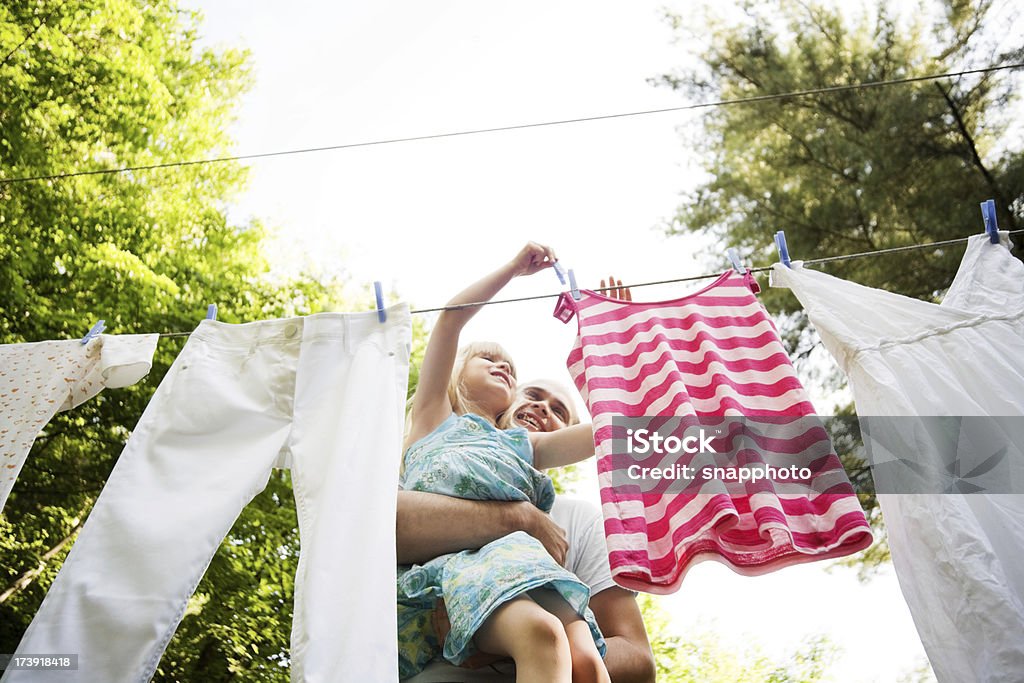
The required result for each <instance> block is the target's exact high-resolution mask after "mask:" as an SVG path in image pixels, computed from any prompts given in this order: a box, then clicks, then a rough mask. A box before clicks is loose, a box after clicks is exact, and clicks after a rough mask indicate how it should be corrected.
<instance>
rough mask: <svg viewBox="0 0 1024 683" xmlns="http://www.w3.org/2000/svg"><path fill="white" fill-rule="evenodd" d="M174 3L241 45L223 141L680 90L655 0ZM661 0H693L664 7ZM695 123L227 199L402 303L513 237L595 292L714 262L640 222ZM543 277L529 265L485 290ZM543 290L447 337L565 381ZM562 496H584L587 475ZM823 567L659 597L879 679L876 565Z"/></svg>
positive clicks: (646, 98)
mask: <svg viewBox="0 0 1024 683" xmlns="http://www.w3.org/2000/svg"><path fill="white" fill-rule="evenodd" d="M186 4H187V6H190V7H200V8H201V9H202V10H203V12H204V14H205V15H206V21H205V23H204V25H203V29H202V33H203V36H204V40H205V42H207V43H210V44H214V45H219V46H244V47H248V48H249V49H251V50H252V52H253V64H254V66H255V77H256V84H255V87H254V89H253V90H252V92H251V93H250V94H249V95H248V96H247V97H246V98H245V100H244V105H243V107H242V109H241V111H240V118H239V121H238V123H237V125H236V126H235V128H234V129H233V133H234V135H235V137H236V139H237V140H238V146H237V151H238V153H254V152H264V151H274V150H283V149H291V148H304V147H316V146H323V145H332V144H342V143H352V142H362V141H369V140H380V139H387V138H396V137H407V136H416V135H423V134H430V133H441V132H451V131H459V130H466V129H475V128H488V127H494V126H502V125H509V124H519V123H531V122H540V121H551V120H558V119H565V118H576V117H582V116H593V115H600V114H611V113H618V112H625V111H638V110H645V109H657V108H662V107H673V106H680V105H683V104H687V102H684V101H683V100H682V99H681V98H680V96H679V95H677V94H675V93H673V92H671V91H668V90H666V89H661V88H658V89H655V88H653V87H652V86H650V85H648V84H647V83H646V81H645V79H647V78H649V77H653V76H657V75H659V74H662V73H665V72H667V71H669V70H671V69H673V68H675V67H678V66H679V65H680V64H681V62H682V60H683V59H684V58H685V49H684V46H678V45H676V46H673V45H672V34H671V32H670V30H669V28H668V26H667V24H665V23H664V22H663V21H661V20H660V17H661V14H662V12H661V11H660V9H659V8H660V7H662V6H664V5H665V3H662V2H652V1H650V0H629V1H625V0H621V1H619V2H611V1H608V0H592V1H591V2H588V3H579V2H576V3H574V2H568V1H566V0H544V1H543V2H538V1H536V0H526V1H520V2H517V3H493V2H480V1H479V0H473V1H470V0H434V1H432V2H428V3H424V2H412V1H409V0H378V1H377V2H373V3H354V2H346V3H337V2H311V1H309V0H305V1H300V2H292V3H280V2H267V1H265V0H260V1H258V2H257V1H253V0H245V1H241V0H207V1H205V2H204V1H201V0H189V1H188V2H187V3H186ZM674 8H675V9H677V10H679V11H681V12H682V13H683V14H686V15H690V14H692V10H693V7H692V6H691V5H688V4H686V3H684V2H681V1H680V0H677V4H676V5H675V6H674ZM698 116H699V115H698V114H694V113H673V114H657V115H651V116H643V117H633V118H623V119H615V120H611V121H602V122H592V123H581V124H573V125H565V126H557V127H549V128H538V129H530V130H523V131H513V132H504V133H494V134H486V135H474V136H467V137H459V138H449V139H442V140H434V141H424V142H412V143H401V144H395V145H384V146H374V147H365V148H360V149H350V150H343V151H336V152H325V153H317V154H305V155H299V156H294V157H284V158H277V159H269V160H260V161H256V162H253V163H252V165H251V166H252V172H251V180H252V182H251V186H250V190H249V192H248V193H247V194H246V195H245V196H244V197H243V198H242V199H241V200H240V201H239V202H238V203H237V204H236V205H234V206H233V207H232V213H233V215H234V216H235V217H236V218H237V219H238V220H240V221H242V220H246V219H247V217H249V216H255V217H258V218H260V219H262V220H263V221H265V222H266V224H267V225H269V226H273V227H276V228H277V229H278V230H279V237H278V239H277V241H276V243H275V246H274V249H273V257H274V259H275V264H276V266H277V267H278V268H280V269H282V270H286V271H290V270H294V269H295V268H296V267H298V266H302V265H305V266H307V267H312V268H314V269H319V270H323V271H325V272H330V273H338V274H346V275H348V276H349V277H350V278H351V280H352V283H353V285H354V287H355V289H354V290H353V291H358V292H359V293H360V294H363V293H365V295H366V296H367V297H369V295H370V291H371V289H370V287H371V282H372V281H373V280H382V281H383V282H384V284H385V288H391V289H392V290H393V292H394V294H395V297H396V298H398V299H402V300H407V301H409V302H410V303H411V304H412V306H413V307H414V308H416V307H433V306H438V305H441V304H443V303H444V302H445V301H446V300H447V299H448V298H450V297H451V296H452V295H453V294H454V293H456V292H457V291H458V290H460V289H461V288H462V287H464V286H465V285H466V284H468V283H469V282H471V281H472V280H474V279H476V278H477V277H478V276H480V275H482V274H484V273H486V272H488V271H490V270H492V269H493V268H494V267H496V266H498V265H499V264H501V263H502V262H503V261H505V260H507V259H509V258H511V257H512V256H513V255H514V254H515V253H516V252H517V251H518V249H519V247H521V246H522V244H523V243H524V242H525V241H526V240H535V241H539V242H542V243H546V244H549V245H551V246H553V247H554V248H555V250H556V251H557V252H558V254H559V256H560V258H561V259H562V262H563V263H564V264H565V265H566V266H567V267H572V268H574V269H575V270H576V273H577V275H578V278H579V281H580V284H581V286H597V281H598V280H599V279H600V278H601V277H602V276H604V275H607V274H608V273H609V272H611V273H614V274H615V275H616V276H618V277H620V278H621V279H622V280H624V281H626V282H639V281H651V280H662V279H672V278H679V277H685V276H689V275H697V274H702V273H706V272H711V271H716V270H721V269H724V268H725V267H726V265H727V261H726V259H725V255H724V253H723V255H722V259H721V261H720V262H718V263H714V264H708V263H698V262H697V261H696V260H695V259H694V258H693V256H692V254H693V253H694V252H695V251H697V250H698V249H699V248H700V247H701V245H700V244H698V243H697V242H696V241H695V240H694V239H693V238H691V237H687V238H684V237H675V238H671V239H666V238H664V237H663V236H662V233H661V232H660V231H658V230H657V229H656V228H657V227H658V226H660V225H663V224H665V223H666V222H667V221H668V220H669V219H670V217H671V216H672V214H673V212H674V210H675V208H676V206H677V204H678V203H679V202H680V192H682V191H684V190H686V189H689V188H693V187H695V186H696V185H697V184H698V182H699V175H698V174H697V173H696V171H695V168H696V165H695V164H696V159H695V158H693V155H692V153H691V152H690V151H688V150H687V149H685V148H684V146H683V144H682V142H681V141H680V135H679V132H678V131H677V127H679V128H682V127H692V126H696V125H697V123H698V121H699V118H698ZM979 226H980V224H979ZM783 227H785V226H783ZM979 230H980V227H979ZM765 240H766V242H767V243H770V242H771V235H765ZM798 257H799V255H794V258H798ZM762 285H763V286H767V283H766V282H763V283H762ZM558 288H559V287H558V282H557V279H556V278H555V275H554V274H553V273H552V272H550V271H549V272H545V273H541V274H539V275H536V276H534V277H532V278H527V279H524V280H522V281H517V282H514V283H512V285H510V286H509V287H508V288H506V290H504V291H503V292H502V294H501V295H500V296H501V298H506V297H512V296H521V295H534V294H545V293H553V292H555V291H557V290H558ZM693 288H694V287H693V285H686V284H684V285H667V286H660V287H651V288H645V289H644V290H639V291H635V292H634V296H635V298H638V299H649V300H655V299H659V298H667V297H671V296H678V295H681V294H684V293H686V292H687V291H690V290H691V289H693ZM553 305H554V302H553V300H546V301H542V302H539V303H523V304H506V305H501V306H491V307H488V308H486V309H484V310H483V311H482V312H481V313H480V314H479V315H478V316H477V318H476V319H475V320H474V321H473V322H472V323H471V324H470V326H469V328H468V329H467V330H466V333H465V336H464V339H466V340H469V339H474V338H475V339H494V340H497V341H500V342H501V343H503V344H504V345H505V346H506V347H507V348H508V349H509V351H510V352H511V353H512V355H513V357H514V358H515V359H516V361H517V363H518V365H519V367H520V369H521V370H520V376H521V377H522V378H523V379H527V378H529V377H538V376H543V377H553V378H559V379H561V380H563V381H565V382H566V383H568V381H569V380H568V374H567V372H566V370H565V364H564V363H565V356H566V354H567V353H568V351H569V348H570V345H571V343H572V338H573V336H574V333H575V326H574V324H570V325H562V324H561V323H559V322H557V321H556V320H554V319H553V318H552V317H551V310H552V308H553ZM585 467H586V466H585ZM591 486H592V485H591ZM580 495H581V496H582V497H589V498H590V499H591V500H593V501H595V502H596V501H597V494H596V490H593V489H592V488H587V489H586V490H582V491H581V492H580ZM825 566H826V565H825V563H816V564H812V565H805V566H800V567H792V568H787V569H784V570H782V571H780V572H777V573H776V574H773V575H769V576H764V577H757V578H745V577H740V576H738V575H736V574H734V573H732V572H731V571H729V570H728V569H726V568H724V567H722V566H720V565H718V564H716V563H704V564H702V565H698V566H697V567H695V568H694V569H693V570H692V571H691V573H690V574H689V575H688V577H687V579H686V580H685V582H684V585H683V587H682V589H681V590H680V591H679V593H677V594H676V595H674V596H671V597H668V598H664V599H662V600H661V604H662V605H663V606H664V607H665V608H666V609H667V610H668V611H669V612H670V613H671V615H672V617H673V624H674V625H675V626H676V627H677V628H678V629H679V630H680V631H681V632H682V633H686V632H693V631H694V629H697V628H704V627H708V628H713V629H714V630H715V631H717V632H718V633H720V634H721V638H722V643H723V645H724V646H725V647H727V648H729V647H734V648H736V649H739V650H742V649H745V648H746V646H747V645H749V644H750V643H752V642H756V643H759V644H761V646H762V647H763V648H764V649H765V650H766V652H768V653H769V654H774V655H776V656H778V657H779V658H781V657H783V656H784V655H785V654H787V653H789V652H791V651H792V650H794V649H795V648H796V647H798V646H799V645H800V644H801V643H802V642H803V641H805V640H806V639H807V638H808V637H810V636H812V635H814V634H817V633H827V634H829V635H830V636H831V638H832V639H833V640H834V641H835V642H836V643H838V644H839V645H840V646H842V647H843V649H844V654H843V656H842V658H841V660H840V661H839V662H838V663H837V664H836V666H835V667H834V668H833V675H834V677H835V680H837V681H842V682H843V683H857V682H861V681H863V682H868V681H878V682H885V683H890V682H892V681H895V680H897V679H898V678H899V677H900V676H901V675H903V674H904V673H906V672H908V671H910V670H912V669H914V668H916V667H917V666H918V665H919V664H920V662H921V661H922V660H923V658H924V654H923V650H922V648H921V645H920V641H919V640H918V638H917V635H916V632H915V630H914V627H913V624H912V622H911V620H910V616H909V613H908V611H907V608H906V606H905V603H904V602H903V599H902V597H901V596H900V593H899V589H898V586H897V584H896V580H895V577H894V575H893V573H892V571H891V570H889V571H887V572H885V574H884V575H883V576H882V577H881V578H878V579H876V580H874V581H873V582H872V583H871V584H869V585H867V586H861V585H859V584H858V583H857V582H856V580H855V578H854V576H853V572H852V571H850V570H843V569H837V570H836V571H835V572H834V573H831V574H830V573H826V572H825V571H824V568H825ZM744 634H746V635H744Z"/></svg>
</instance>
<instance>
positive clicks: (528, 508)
mask: <svg viewBox="0 0 1024 683" xmlns="http://www.w3.org/2000/svg"><path fill="white" fill-rule="evenodd" d="M513 510H514V511H515V514H517V515H519V516H520V519H519V521H517V522H516V523H515V526H516V527H517V528H519V529H522V530H523V531H525V532H526V533H528V534H530V535H531V536H533V537H534V538H536V539H537V540H538V541H540V543H541V545H543V546H544V549H545V550H547V551H548V554H549V555H551V557H553V558H555V562H557V563H558V564H559V565H560V566H562V567H564V566H565V555H566V553H567V552H569V540H568V538H567V537H566V535H565V529H563V528H562V527H560V526H558V525H557V524H555V522H554V521H553V520H552V519H551V515H549V514H547V513H546V512H541V511H540V510H539V509H538V508H537V507H536V506H535V505H534V504H533V503H530V502H527V501H520V502H517V503H514V504H513Z"/></svg>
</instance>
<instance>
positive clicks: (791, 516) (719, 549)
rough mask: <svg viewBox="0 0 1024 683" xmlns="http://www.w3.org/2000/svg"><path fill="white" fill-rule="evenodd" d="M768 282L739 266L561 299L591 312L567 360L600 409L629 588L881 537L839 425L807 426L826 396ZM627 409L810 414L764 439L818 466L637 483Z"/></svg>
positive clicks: (623, 577)
mask: <svg viewBox="0 0 1024 683" xmlns="http://www.w3.org/2000/svg"><path fill="white" fill-rule="evenodd" d="M758 291H760V289H759V288H758V286H757V282H756V281H755V280H754V278H753V276H751V275H750V274H749V273H748V274H746V275H740V274H738V273H736V272H735V271H729V272H726V273H723V274H722V276H721V277H719V278H718V279H717V280H715V281H714V282H713V283H711V284H710V285H708V286H707V287H705V288H704V289H702V290H700V291H698V292H695V293H693V294H690V295H688V296H685V297H681V298H679V299H674V300H672V301H659V302H652V303H639V302H625V301H621V300H618V299H612V298H609V297H606V296H602V295H601V294H597V293H595V292H592V291H589V290H580V293H581V296H582V298H581V300H580V301H575V300H573V298H572V297H571V296H570V295H569V294H568V293H565V294H563V295H562V297H561V298H560V299H559V302H558V305H557V306H556V308H555V317H557V318H559V319H560V320H562V321H563V322H568V321H569V320H571V319H572V317H573V316H574V315H575V316H576V318H577V321H578V324H579V334H578V335H577V337H576V342H575V344H574V345H573V349H572V352H571V353H570V354H569V358H568V362H567V364H568V367H569V372H570V374H571V375H572V377H573V380H574V381H575V383H576V386H577V388H578V389H579V390H580V393H581V394H582V396H583V398H584V400H585V401H586V403H587V406H588V407H589V409H590V413H591V416H592V418H593V425H594V441H595V446H596V453H597V466H598V481H599V484H600V487H601V502H602V508H603V512H604V518H605V536H606V538H607V542H608V553H609V560H610V564H611V569H612V574H613V576H614V578H615V580H616V582H618V583H619V585H621V586H624V587H626V588H630V589H633V590H641V591H646V592H650V593H671V592H674V591H676V590H678V588H679V585H680V583H681V582H682V579H683V576H684V575H685V573H686V571H687V569H688V568H689V567H690V566H691V565H693V564H695V563H697V562H700V561H703V560H712V559H713V560H717V561H720V562H723V563H725V564H726V565H728V566H730V567H731V568H732V569H733V570H735V571H736V572H738V573H740V574H745V575H756V574H764V573H767V572H770V571H774V570H776V569H778V568H780V567H783V566H786V565H790V564H796V563H801V562H810V561H814V560H821V559H825V558H833V557H840V556H844V555H849V554H852V553H854V552H857V551H859V550H862V549H864V548H866V547H868V546H869V545H870V544H871V541H872V537H871V531H870V527H869V526H868V523H867V520H866V519H865V516H864V513H863V511H862V510H861V507H860V504H859V503H858V501H857V497H856V495H855V494H854V492H853V487H852V486H851V485H850V482H849V479H848V478H847V476H846V472H845V471H844V470H843V467H842V464H841V463H840V462H839V459H838V457H836V455H835V453H834V451H833V449H832V445H831V442H830V441H829V438H828V434H827V433H826V432H825V430H824V429H823V428H820V426H819V427H818V428H817V429H806V428H805V427H806V425H807V423H808V421H810V422H813V423H814V424H820V423H818V422H817V421H816V420H815V419H814V418H801V416H813V415H814V407H813V406H812V405H811V403H810V401H809V400H808V397H807V394H806V392H805V390H804V388H803V386H802V385H801V384H800V381H799V380H798V379H797V377H796V373H795V371H794V369H793V365H792V364H791V363H790V361H789V358H788V357H787V356H786V353H785V349H784V348H783V345H782V342H781V341H780V340H779V336H778V332H777V331H776V329H775V325H774V324H773V323H772V321H771V319H770V318H769V317H768V314H767V313H766V312H765V310H764V308H763V307H762V306H761V304H760V302H759V301H758V300H757V298H756V297H755V296H754V294H755V293H756V292H758ZM616 416H624V417H642V416H679V417H685V418H686V419H691V418H692V419H694V420H699V421H700V422H701V423H702V424H710V423H713V422H714V421H715V418H716V417H717V418H719V419H722V418H721V417H720V416H745V417H746V418H748V419H753V420H758V419H760V420H762V422H763V421H773V420H774V421H782V422H785V421H786V420H789V421H790V422H792V421H794V420H797V418H801V420H802V424H803V425H804V428H801V430H798V432H799V433H794V434H793V435H792V437H791V438H787V439H774V440H772V442H771V445H770V446H764V442H763V441H762V442H757V443H758V444H761V445H762V446H764V447H765V449H766V450H771V451H773V452H774V453H775V455H776V456H779V454H781V455H782V456H783V457H785V456H787V455H789V456H793V457H795V458H796V459H798V460H799V459H801V458H802V460H801V462H805V463H812V462H813V467H812V468H810V470H809V471H813V476H812V477H811V478H810V481H808V482H805V483H806V484H807V485H805V486H801V487H795V488H794V487H793V485H792V484H791V483H790V482H787V481H781V480H779V479H770V478H769V479H761V480H760V481H757V482H750V481H747V482H743V483H736V482H729V483H726V482H723V481H722V480H720V479H711V480H709V481H703V480H701V479H700V478H698V477H693V478H692V481H691V482H690V485H688V486H686V487H685V490H677V491H675V492H664V491H662V492H652V491H651V490H650V489H641V488H638V487H636V486H631V485H628V480H626V481H627V483H626V484H624V483H623V482H624V477H623V471H622V467H623V463H625V462H634V461H633V460H629V458H633V457H635V456H632V455H630V456H628V458H627V459H626V460H623V457H622V452H621V451H622V449H623V445H622V444H623V443H624V442H623V441H622V440H621V435H622V432H621V431H620V432H618V433H617V434H618V436H619V437H620V438H619V439H615V440H614V443H615V447H613V438H612V433H613V423H612V421H613V417H616ZM620 430H621V427H620ZM729 436H730V437H731V436H732V433H731V432H730V435H729ZM724 438H725V437H724V436H723V439H724ZM718 443H719V444H721V443H722V440H719V441H718ZM729 443H730V444H732V443H733V442H732V441H730V442H729ZM736 443H739V442H736ZM744 443H746V444H747V446H746V447H745V450H737V451H735V452H737V453H739V462H740V463H741V464H742V463H743V462H744V459H746V460H748V461H754V462H760V463H764V462H769V461H770V460H766V459H759V458H758V456H759V452H758V447H757V444H754V446H753V450H751V448H750V447H749V445H750V444H751V443H753V441H751V440H750V439H748V440H747V441H746V442H744ZM729 447H730V448H731V447H732V446H731V445H730V446H729ZM736 448H737V449H740V446H738V445H737V446H736ZM616 449H618V450H619V451H620V452H618V453H616V452H615V451H616ZM690 457H691V456H690V455H687V454H685V453H678V454H677V455H675V456H673V459H674V460H675V461H677V462H680V463H691V464H694V465H696V464H697V460H696V458H699V456H692V457H693V458H695V459H694V460H687V458H690ZM776 462H777V460H776ZM616 468H619V469H618V471H616Z"/></svg>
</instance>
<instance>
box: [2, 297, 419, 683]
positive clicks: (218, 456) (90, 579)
mask: <svg viewBox="0 0 1024 683" xmlns="http://www.w3.org/2000/svg"><path fill="white" fill-rule="evenodd" d="M386 316H387V320H386V322H383V323H381V322H379V321H378V317H377V312H376V311H370V312H367V313H351V314H338V313H323V314H317V315H312V316H308V317H305V318H292V319H281V320H268V321H262V322H254V323H247V324H242V325H231V324H226V323H222V322H217V321H215V320H204V321H202V323H200V325H199V327H198V328H197V329H196V331H195V332H193V333H192V335H191V336H190V338H189V340H188V342H187V343H186V344H185V347H184V349H183V350H182V352H181V354H180V355H179V356H178V358H177V359H176V360H175V362H174V364H173V365H172V366H171V368H170V369H169V370H168V372H167V376H166V377H165V378H164V380H163V382H161V384H160V386H159V387H158V388H157V391H156V393H155V394H154V396H153V398H152V400H151V401H150V403H149V405H148V406H147V407H146V410H145V412H144V413H143V415H142V417H141V419H140V420H139V423H138V425H137V426H136V428H135V431H134V432H133V434H132V436H131V438H130V439H129V441H128V444H127V445H126V446H125V449H124V451H123V452H122V454H121V456H120V458H119V459H118V461H117V464H116V465H115V467H114V470H113V472H112V473H111V475H110V478H109V479H108V480H107V483H106V486H105V487H104V488H103V491H102V492H101V494H100V496H99V498H98V499H97V501H96V505H95V506H94V508H93V510H92V512H91V513H90V515H89V518H88V519H87V521H86V523H85V526H84V528H83V529H82V531H81V534H80V535H79V538H78V542H77V543H76V544H75V546H74V547H73V548H72V550H71V553H70V554H69V555H68V558H67V560H66V561H65V563H64V566H63V567H62V568H61V570H60V572H59V574H58V575H57V577H56V579H55V580H54V582H53V585H52V586H51V588H50V591H49V593H48V594H47V595H46V598H45V599H44V601H43V604H42V606H41V607H40V609H39V611H38V613H37V614H36V616H35V618H34V619H33V621H32V623H31V624H30V625H29V627H28V630H27V631H26V632H25V635H24V637H23V639H22V641H21V643H20V645H19V646H18V651H17V655H28V654H33V653H36V654H38V653H76V654H77V655H78V670H77V671H76V672H70V671H62V670H54V671H39V670H8V671H7V672H6V674H5V675H4V676H3V678H2V679H0V680H2V681H3V683H20V682H21V681H24V682H26V683H40V682H44V683H45V682H51V681H52V682H54V683H56V682H60V683H66V682H67V681H103V682H104V683H116V682H118V681H126V682H127V681H148V680H150V678H151V677H152V676H153V674H154V672H155V671H156V668H157V665H158V664H159V661H160V657H161V655H162V654H163V652H164V649H165V648H166V647H167V643H168V642H169V641H170V639H171V636H172V635H173V634H174V631H175V629H176V628H177V626H178V623H179V622H180V621H181V619H182V617H183V616H184V614H185V610H186V607H187V606H188V602H189V598H190V597H191V596H192V593H193V592H194V591H195V589H196V586H197V585H198V583H199V581H200V579H201V578H202V575H203V573H204V572H205V571H206V568H207V566H208V565H209V563H210V561H211V560H212V558H213V555H214V553H215V552H216V550H217V548H218V546H219V545H220V543H221V541H222V539H223V538H224V536H225V535H226V534H227V533H228V531H229V530H230V529H231V526H232V525H233V523H234V522H235V520H236V518H237V517H238V515H239V513H240V512H241V510H242V509H243V508H244V506H245V505H246V504H247V503H248V502H249V501H250V500H252V498H253V497H255V496H256V494H258V493H259V492H260V491H261V490H263V488H264V487H265V486H266V483H267V480H268V478H269V476H270V473H271V469H272V467H273V465H274V464H275V463H277V462H279V458H280V457H281V455H282V454H284V453H288V454H289V455H290V458H291V474H292V486H293V489H294V492H295V502H296V506H297V508H298V520H299V533H300V536H301V542H302V548H301V553H300V556H299V564H298V570H297V574H296V577H295V596H296V598H295V610H294V617H293V625H292V640H291V659H290V665H291V677H292V680H293V681H318V682H321V681H394V680H397V678H398V667H397V661H398V650H397V643H396V639H395V633H396V631H397V617H396V613H395V608H394V605H395V601H396V591H395V579H394V567H395V565H396V557H395V540H394V539H395V507H396V491H397V489H398V465H399V456H400V453H401V441H402V423H403V419H404V407H405V398H406V389H407V383H408V370H409V348H410V335H411V324H410V319H409V313H408V307H407V306H405V305H402V306H393V307H391V308H389V309H387V310H386ZM353 615H358V618H354V617H353Z"/></svg>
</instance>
